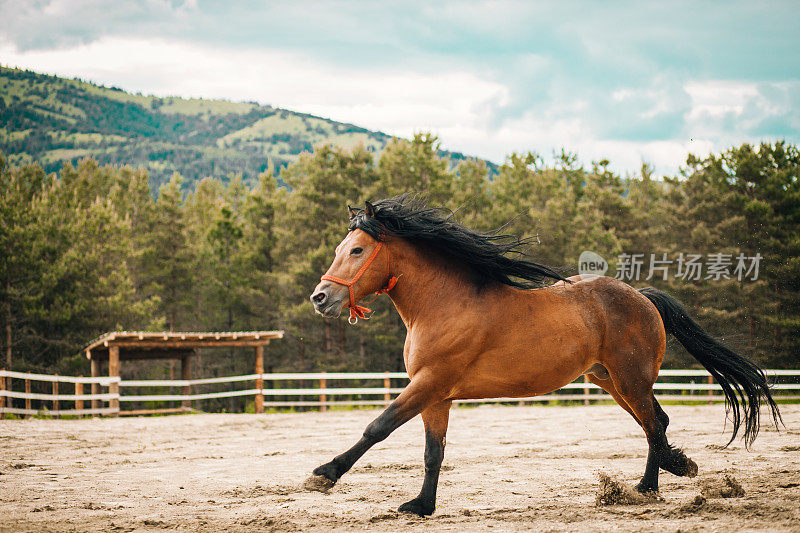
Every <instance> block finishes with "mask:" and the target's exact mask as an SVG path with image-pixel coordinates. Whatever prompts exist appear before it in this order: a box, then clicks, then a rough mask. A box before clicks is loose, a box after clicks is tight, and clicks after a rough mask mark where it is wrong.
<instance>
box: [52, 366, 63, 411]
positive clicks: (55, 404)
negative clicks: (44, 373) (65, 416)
mask: <svg viewBox="0 0 800 533" xmlns="http://www.w3.org/2000/svg"><path fill="white" fill-rule="evenodd" d="M55 377H58V374H56V375H55ZM56 394H58V381H54V382H53V395H54V396H55V395H56ZM53 411H59V401H58V398H53ZM56 416H57V417H59V418H60V417H61V415H59V414H56Z"/></svg>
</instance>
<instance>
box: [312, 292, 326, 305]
mask: <svg viewBox="0 0 800 533" xmlns="http://www.w3.org/2000/svg"><path fill="white" fill-rule="evenodd" d="M311 299H312V300H313V301H314V303H317V304H321V303H322V302H324V301H325V293H324V292H318V293H317V294H315V295H314V296H312V297H311Z"/></svg>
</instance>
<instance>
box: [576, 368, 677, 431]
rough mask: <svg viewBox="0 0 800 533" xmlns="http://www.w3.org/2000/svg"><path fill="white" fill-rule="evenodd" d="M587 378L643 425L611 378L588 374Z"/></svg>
mask: <svg viewBox="0 0 800 533" xmlns="http://www.w3.org/2000/svg"><path fill="white" fill-rule="evenodd" d="M586 377H587V378H589V381H591V382H592V383H594V384H595V385H597V386H598V387H600V388H601V389H603V390H604V391H606V392H607V393H609V394H610V395H611V397H612V398H614V401H616V402H617V404H619V406H620V407H622V408H623V409H625V410H626V411H627V412H628V414H629V415H631V416H632V417H633V419H634V420H636V423H637V424H639V425H640V426H641V425H642V423H641V422H639V419H638V418H636V415H635V414H634V412H633V410H632V409H631V408H630V406H629V405H628V402H626V401H625V399H624V398H623V397H622V395H621V394H620V393H619V391H618V390H617V388H616V387H615V386H614V382H613V381H611V378H610V377H609V378H608V379H600V378H598V377H597V376H595V375H594V374H586ZM662 412H663V411H662Z"/></svg>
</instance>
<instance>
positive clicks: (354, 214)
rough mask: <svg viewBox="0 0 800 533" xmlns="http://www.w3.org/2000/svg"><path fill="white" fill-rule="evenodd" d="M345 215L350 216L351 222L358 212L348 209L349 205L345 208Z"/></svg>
mask: <svg viewBox="0 0 800 533" xmlns="http://www.w3.org/2000/svg"><path fill="white" fill-rule="evenodd" d="M347 213H348V214H349V215H350V220H353V219H354V218H356V215H358V211H356V210H355V209H353V208H352V207H350V205H349V204H348V206H347Z"/></svg>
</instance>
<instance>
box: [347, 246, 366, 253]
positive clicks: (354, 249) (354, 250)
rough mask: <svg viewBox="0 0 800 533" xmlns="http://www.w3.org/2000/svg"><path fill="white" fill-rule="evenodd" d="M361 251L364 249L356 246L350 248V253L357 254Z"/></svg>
mask: <svg viewBox="0 0 800 533" xmlns="http://www.w3.org/2000/svg"><path fill="white" fill-rule="evenodd" d="M363 251H364V249H363V248H358V247H356V248H353V249H352V250H350V255H358V254H360V253H361V252H363Z"/></svg>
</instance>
